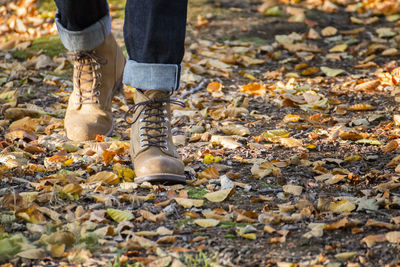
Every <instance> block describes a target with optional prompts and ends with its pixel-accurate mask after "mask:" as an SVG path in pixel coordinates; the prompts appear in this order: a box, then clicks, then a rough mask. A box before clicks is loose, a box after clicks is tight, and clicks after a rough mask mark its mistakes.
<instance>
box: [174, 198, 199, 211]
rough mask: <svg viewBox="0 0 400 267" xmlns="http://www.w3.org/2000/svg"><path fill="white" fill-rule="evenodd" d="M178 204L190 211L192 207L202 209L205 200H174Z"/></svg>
mask: <svg viewBox="0 0 400 267" xmlns="http://www.w3.org/2000/svg"><path fill="white" fill-rule="evenodd" d="M174 199H175V201H176V203H178V204H179V205H181V206H182V207H184V208H187V209H190V208H191V207H196V208H198V207H201V206H203V205H204V200H202V199H190V198H179V197H177V198H174Z"/></svg>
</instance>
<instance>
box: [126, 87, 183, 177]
mask: <svg viewBox="0 0 400 267" xmlns="http://www.w3.org/2000/svg"><path fill="white" fill-rule="evenodd" d="M134 98H135V105H134V110H133V113H134V114H133V115H134V121H133V124H132V128H131V142H130V144H131V146H130V153H131V158H132V162H133V165H134V169H135V174H136V176H137V178H135V182H137V183H142V182H144V181H148V182H165V183H185V181H186V178H185V175H184V167H185V166H184V164H183V162H182V160H181V159H180V158H179V156H178V153H177V152H176V148H175V146H174V144H173V143H172V135H171V123H170V118H171V110H170V103H173V104H182V103H181V102H178V101H174V100H170V98H169V94H168V93H167V92H164V91H159V90H148V91H145V92H144V93H142V92H140V91H139V90H136V92H135V93H134Z"/></svg>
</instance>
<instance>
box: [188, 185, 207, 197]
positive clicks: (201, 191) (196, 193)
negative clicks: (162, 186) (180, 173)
mask: <svg viewBox="0 0 400 267" xmlns="http://www.w3.org/2000/svg"><path fill="white" fill-rule="evenodd" d="M186 190H188V197H189V198H194V199H203V196H204V195H205V194H207V193H208V191H207V190H206V189H205V188H201V187H192V186H187V187H186Z"/></svg>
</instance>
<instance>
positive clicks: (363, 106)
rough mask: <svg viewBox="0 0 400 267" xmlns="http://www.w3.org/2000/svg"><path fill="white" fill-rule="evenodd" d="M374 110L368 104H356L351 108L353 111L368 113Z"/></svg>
mask: <svg viewBox="0 0 400 267" xmlns="http://www.w3.org/2000/svg"><path fill="white" fill-rule="evenodd" d="M372 109H373V108H372V106H371V105H370V104H368V103H360V104H354V105H352V106H350V107H349V110H352V111H368V110H372Z"/></svg>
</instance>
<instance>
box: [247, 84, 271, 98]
mask: <svg viewBox="0 0 400 267" xmlns="http://www.w3.org/2000/svg"><path fill="white" fill-rule="evenodd" d="M240 92H242V93H246V94H249V95H262V96H264V95H265V94H266V93H267V89H266V88H265V86H264V85H263V84H259V83H249V84H247V85H243V86H242V87H241V89H240Z"/></svg>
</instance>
